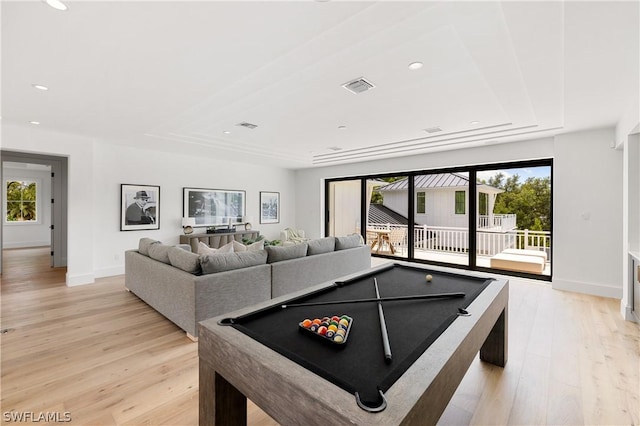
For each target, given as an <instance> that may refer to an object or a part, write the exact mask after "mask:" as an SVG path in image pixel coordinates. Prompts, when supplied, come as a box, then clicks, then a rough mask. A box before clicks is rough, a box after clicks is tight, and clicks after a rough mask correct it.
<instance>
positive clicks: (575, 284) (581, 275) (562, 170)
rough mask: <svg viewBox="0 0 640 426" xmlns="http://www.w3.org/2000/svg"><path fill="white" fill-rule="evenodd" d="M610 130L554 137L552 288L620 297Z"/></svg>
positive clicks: (618, 155) (617, 172)
mask: <svg viewBox="0 0 640 426" xmlns="http://www.w3.org/2000/svg"><path fill="white" fill-rule="evenodd" d="M614 137H615V133H614V130H613V129H611V130H609V129H606V130H593V131H589V132H579V133H571V134H566V135H560V136H558V137H556V141H555V144H554V145H555V146H554V157H555V160H554V176H553V183H554V204H553V220H554V222H553V238H554V242H553V247H554V258H553V261H554V268H553V275H554V278H553V283H554V287H556V288H560V289H566V290H571V291H583V292H587V293H594V294H600V295H603V296H609V297H617V298H621V297H622V256H621V253H620V249H619V248H620V247H621V246H622V185H621V182H622V166H623V164H622V152H621V151H618V150H615V149H612V148H611V142H612V141H613V140H614Z"/></svg>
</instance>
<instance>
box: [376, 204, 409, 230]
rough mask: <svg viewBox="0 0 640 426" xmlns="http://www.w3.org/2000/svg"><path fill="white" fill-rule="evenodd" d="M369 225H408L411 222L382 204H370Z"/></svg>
mask: <svg viewBox="0 0 640 426" xmlns="http://www.w3.org/2000/svg"><path fill="white" fill-rule="evenodd" d="M368 223H369V224H374V223H375V224H387V223H389V224H391V225H407V224H408V223H409V220H408V219H407V218H406V217H404V216H402V215H401V214H400V213H398V212H396V211H393V210H391V209H390V208H389V207H387V206H384V205H382V204H369V222H368Z"/></svg>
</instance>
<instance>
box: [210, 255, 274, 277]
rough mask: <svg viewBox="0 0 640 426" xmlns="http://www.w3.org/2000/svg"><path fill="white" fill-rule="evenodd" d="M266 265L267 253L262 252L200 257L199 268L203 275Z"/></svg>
mask: <svg viewBox="0 0 640 426" xmlns="http://www.w3.org/2000/svg"><path fill="white" fill-rule="evenodd" d="M266 263H267V252H266V251H264V250H261V251H243V252H240V253H223V254H216V255H205V256H200V267H201V268H202V273H203V274H213V273H216V272H224V271H232V270H234V269H241V268H248V267H250V266H257V265H264V264H266Z"/></svg>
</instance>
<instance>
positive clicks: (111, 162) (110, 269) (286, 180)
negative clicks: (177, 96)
mask: <svg viewBox="0 0 640 426" xmlns="http://www.w3.org/2000/svg"><path fill="white" fill-rule="evenodd" d="M94 158H95V161H94V174H95V176H97V177H98V176H99V178H96V179H95V180H94V182H93V193H94V194H96V198H95V202H94V203H95V208H94V212H95V214H96V217H95V221H94V222H93V226H94V229H93V234H94V236H95V240H96V243H95V244H94V245H93V257H94V271H95V275H96V277H103V276H110V275H117V274H122V273H124V269H123V263H124V259H123V256H124V251H125V250H128V249H132V248H137V246H138V241H139V240H140V238H142V237H149V238H155V239H158V240H160V241H162V242H164V243H166V244H177V243H178V242H179V238H180V235H181V234H182V226H181V219H182V196H183V195H182V194H183V191H182V188H183V187H189V188H211V189H229V190H241V191H246V210H247V215H248V216H253V217H254V219H255V223H253V224H252V225H253V230H259V231H260V233H261V234H262V235H264V236H265V237H266V238H267V239H277V238H279V237H280V231H282V230H283V229H285V228H287V227H289V226H293V218H294V216H295V214H294V207H295V186H294V182H293V175H294V172H293V171H289V170H284V169H280V168H273V167H268V166H258V165H249V164H243V163H239V162H232V161H227V160H215V159H211V158H206V157H198V156H193V155H177V154H171V155H168V154H166V153H163V152H156V151H147V150H139V149H134V148H127V147H123V146H115V145H109V144H103V143H97V144H95V146H94ZM123 183H125V184H140V185H159V186H160V229H159V230H152V231H126V232H122V231H120V185H121V184H123ZM260 191H276V192H280V203H281V206H280V215H281V217H280V223H277V224H260V223H259V218H260V210H259V200H260ZM195 232H205V229H204V228H196V230H195Z"/></svg>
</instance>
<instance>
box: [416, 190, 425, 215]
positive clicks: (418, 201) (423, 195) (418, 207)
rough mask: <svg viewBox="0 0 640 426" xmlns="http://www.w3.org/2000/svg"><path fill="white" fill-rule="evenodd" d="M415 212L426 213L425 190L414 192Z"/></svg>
mask: <svg viewBox="0 0 640 426" xmlns="http://www.w3.org/2000/svg"><path fill="white" fill-rule="evenodd" d="M421 194H422V211H420V195H421ZM416 214H427V193H426V191H418V192H416Z"/></svg>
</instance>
